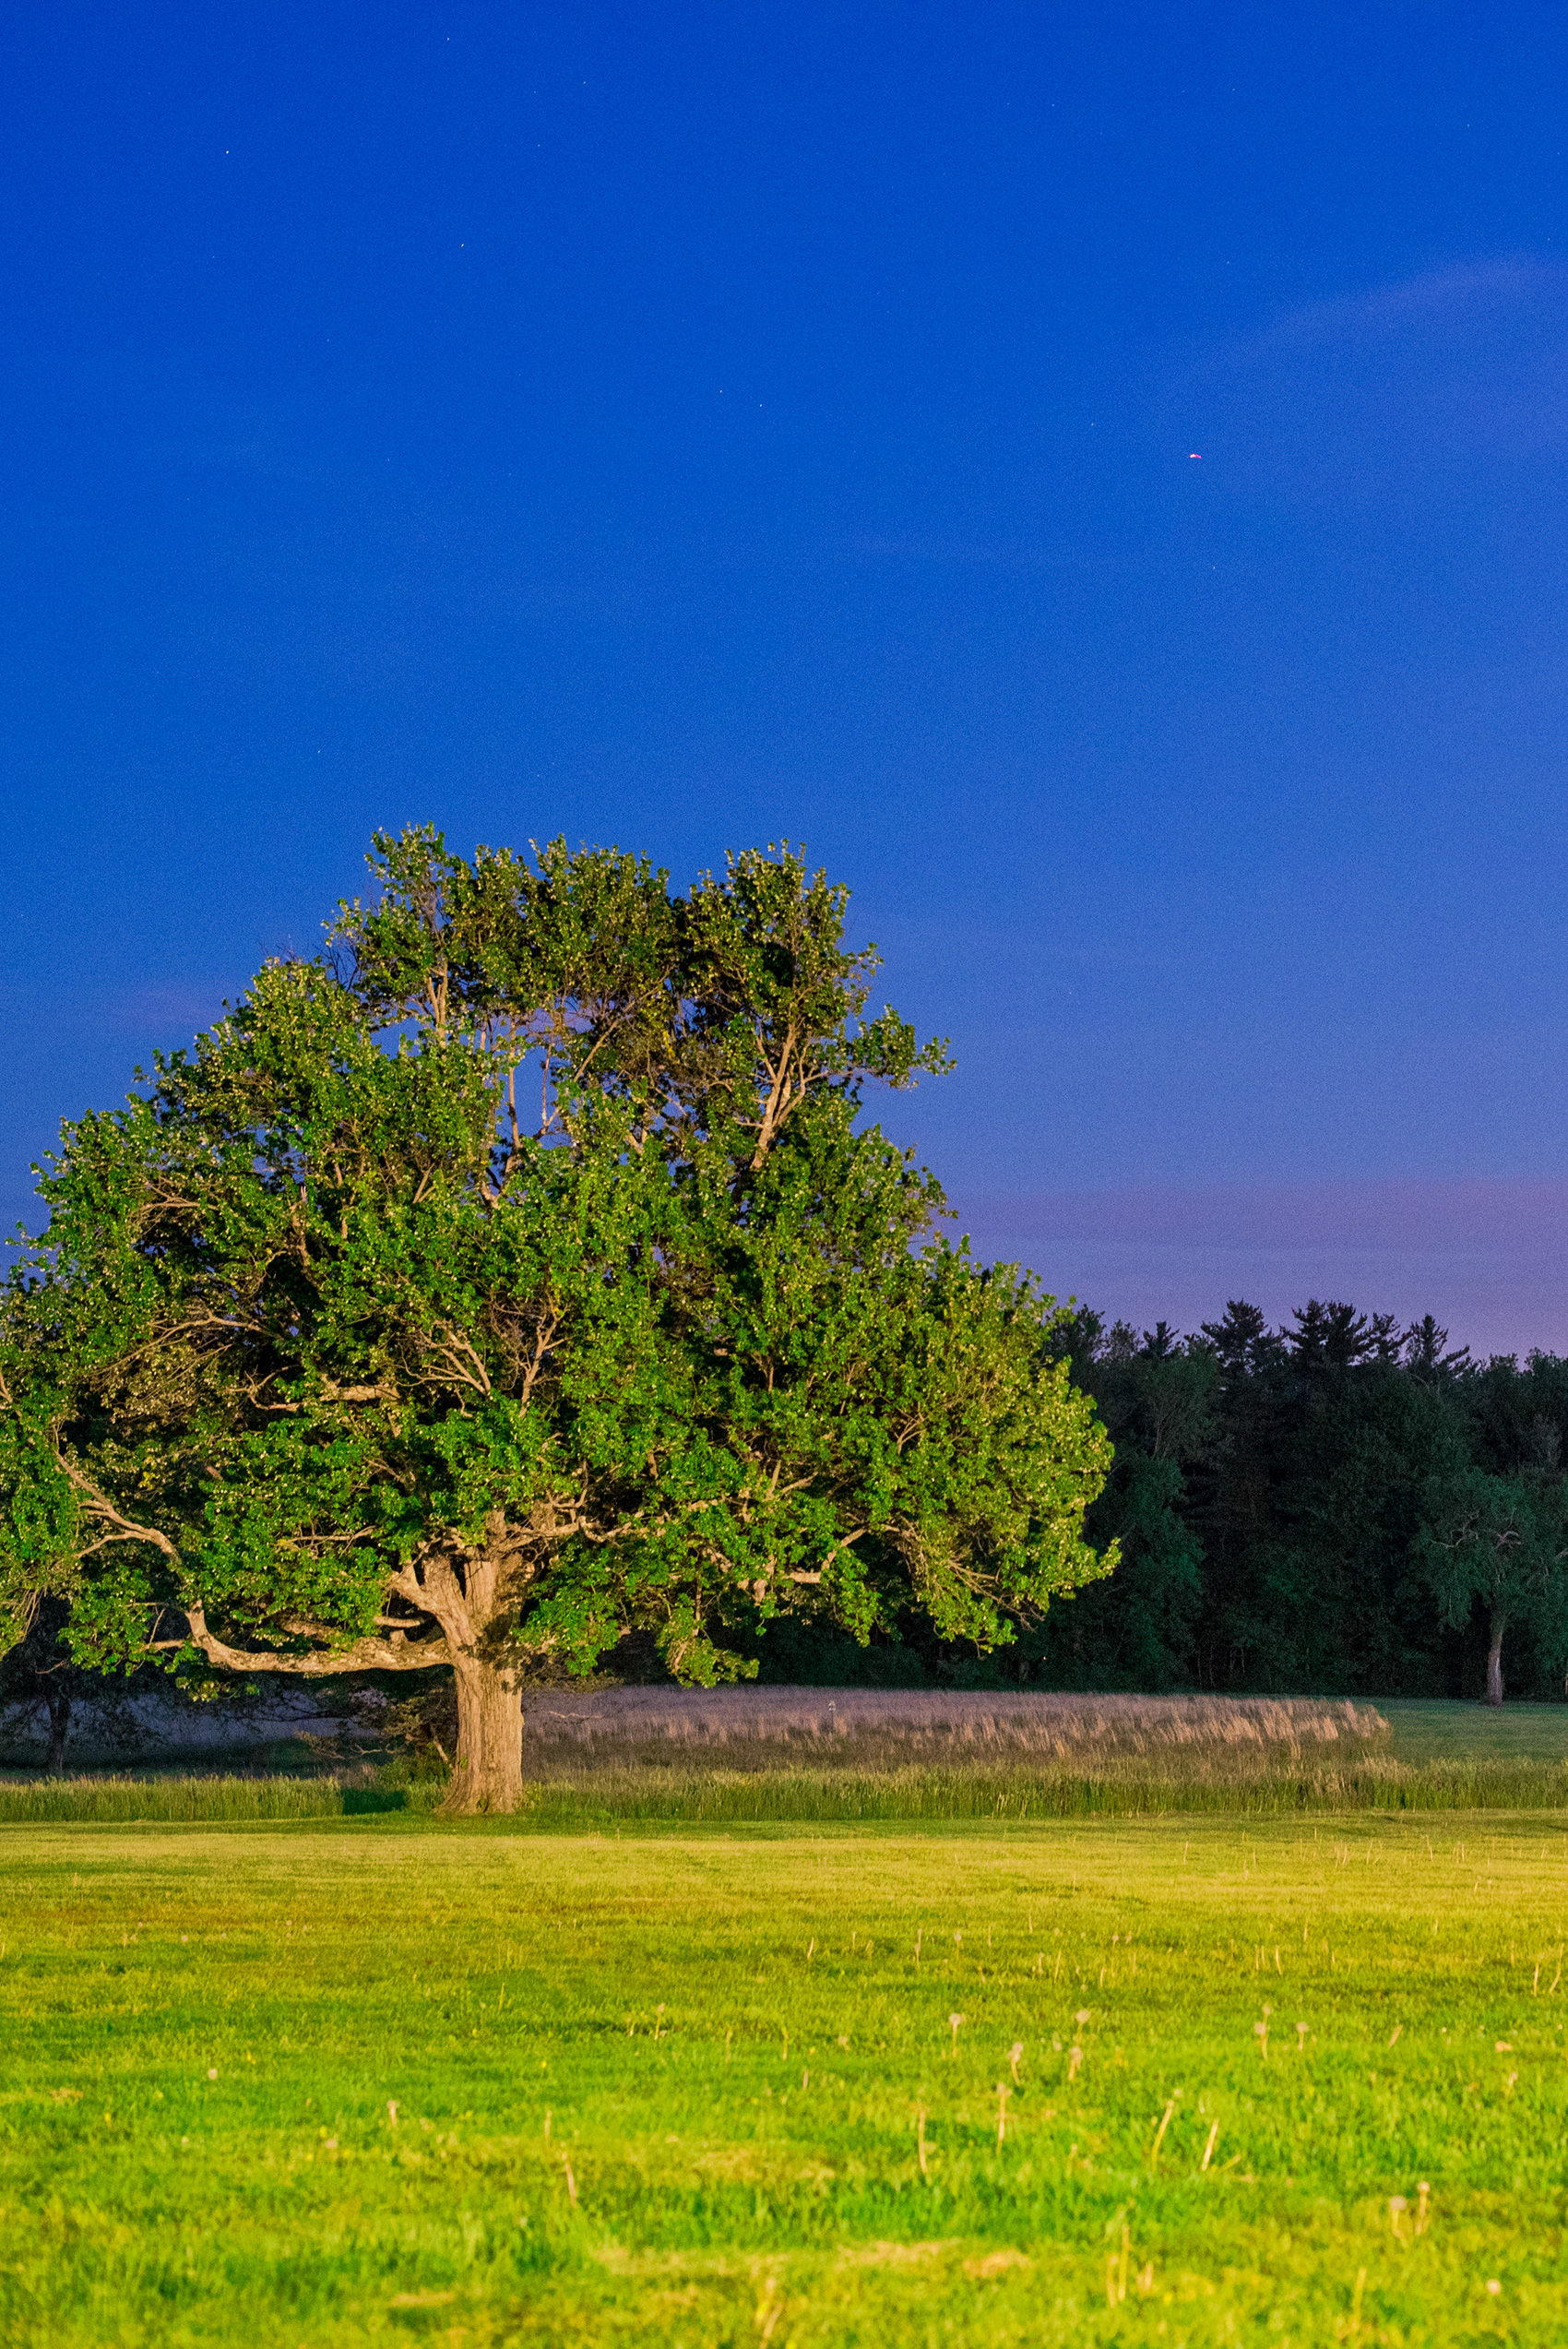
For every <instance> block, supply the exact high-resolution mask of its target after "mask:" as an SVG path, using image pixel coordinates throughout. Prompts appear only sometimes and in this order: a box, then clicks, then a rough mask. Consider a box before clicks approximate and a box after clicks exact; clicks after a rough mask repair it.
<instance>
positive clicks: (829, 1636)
mask: <svg viewBox="0 0 1568 2349" xmlns="http://www.w3.org/2000/svg"><path fill="white" fill-rule="evenodd" d="M1060 1344H1061V1350H1062V1352H1063V1353H1065V1354H1066V1355H1068V1356H1069V1357H1070V1359H1071V1362H1072V1375H1073V1377H1074V1379H1075V1382H1076V1383H1077V1384H1078V1385H1079V1386H1081V1387H1083V1388H1084V1389H1087V1392H1088V1393H1090V1394H1092V1395H1093V1396H1094V1398H1095V1400H1096V1401H1097V1403H1098V1404H1099V1410H1100V1413H1101V1414H1102V1416H1103V1418H1104V1420H1105V1422H1106V1425H1107V1426H1108V1428H1109V1429H1110V1432H1111V1437H1112V1438H1113V1440H1114V1442H1115V1446H1116V1465H1115V1468H1114V1470H1113V1472H1112V1473H1111V1481H1110V1483H1109V1485H1107V1487H1106V1489H1105V1491H1104V1493H1103V1494H1102V1495H1101V1496H1100V1498H1099V1501H1098V1502H1097V1503H1096V1504H1095V1506H1094V1508H1092V1509H1091V1511H1090V1513H1089V1518H1088V1523H1087V1531H1088V1534H1089V1537H1090V1539H1091V1540H1092V1541H1093V1542H1094V1543H1095V1544H1096V1545H1097V1546H1099V1547H1100V1548H1103V1547H1104V1546H1105V1545H1107V1544H1109V1543H1110V1542H1111V1540H1113V1539H1114V1540H1117V1541H1119V1542H1120V1544H1121V1546H1122V1563H1121V1565H1120V1566H1119V1568H1117V1570H1116V1572H1115V1573H1114V1574H1113V1575H1111V1577H1109V1578H1108V1579H1107V1580H1104V1581H1102V1582H1099V1583H1095V1584H1091V1585H1090V1586H1089V1587H1088V1588H1087V1590H1084V1591H1082V1592H1079V1593H1078V1595H1077V1596H1076V1597H1075V1598H1073V1599H1071V1600H1069V1601H1058V1602H1056V1603H1055V1604H1053V1605H1052V1607H1051V1612H1050V1614H1049V1615H1048V1616H1046V1617H1045V1618H1044V1620H1043V1621H1042V1622H1039V1623H1035V1624H1029V1625H1023V1626H1020V1628H1019V1636H1018V1639H1017V1641H1016V1645H1014V1646H1012V1647H1008V1648H1004V1649H1001V1650H998V1651H995V1652H993V1653H992V1654H991V1655H989V1656H984V1657H979V1658H977V1657H976V1656H975V1655H974V1653H973V1651H972V1650H971V1651H963V1650H961V1649H959V1648H958V1647H956V1646H952V1645H948V1646H944V1645H942V1644H940V1643H937V1642H933V1641H932V1640H931V1638H930V1636H929V1634H927V1635H925V1636H924V1637H923V1638H922V1635H921V1632H920V1631H919V1629H918V1628H916V1627H915V1626H914V1625H913V1624H911V1625H909V1627H908V1628H907V1635H906V1639H905V1641H904V1643H903V1644H902V1645H901V1646H899V1645H897V1644H894V1643H891V1642H885V1643H880V1644H879V1645H877V1646H873V1648H872V1649H871V1650H869V1651H861V1650H859V1649H857V1648H856V1647H855V1645H854V1643H853V1642H852V1641H850V1640H847V1639H845V1638H843V1637H842V1636H841V1635H839V1634H837V1633H835V1632H832V1631H829V1630H826V1628H822V1629H813V1628H810V1627H808V1626H803V1625H802V1626H778V1625H776V1626H774V1627H772V1628H770V1629H769V1631H768V1633H767V1636H766V1639H765V1640H761V1641H759V1642H757V1643H755V1645H754V1648H753V1652H754V1654H755V1655H756V1657H757V1659H758V1663H759V1665H760V1669H761V1675H762V1677H763V1678H764V1679H766V1680H773V1681H779V1680H794V1679H802V1680H821V1681H827V1680H835V1681H849V1682H855V1681H861V1680H879V1681H885V1682H895V1681H905V1680H912V1679H916V1678H921V1679H925V1680H928V1681H930V1680H939V1681H945V1682H948V1683H950V1684H951V1683H957V1684H960V1685H966V1686H970V1687H1007V1686H1014V1687H1016V1686H1019V1685H1023V1686H1025V1687H1028V1686H1035V1687H1056V1688H1082V1689H1169V1688H1205V1689H1219V1690H1229V1691H1233V1692H1241V1691H1259V1690H1266V1691H1276V1692H1288V1691H1302V1692H1305V1691H1316V1692H1333V1693H1342V1694H1345V1695H1348V1696H1355V1695H1368V1696H1400V1695H1404V1696H1434V1697H1459V1696H1466V1697H1477V1698H1479V1697H1486V1696H1490V1697H1491V1700H1492V1701H1494V1702H1495V1701H1497V1700H1498V1699H1499V1698H1500V1697H1501V1696H1503V1694H1506V1695H1507V1696H1509V1697H1529V1698H1535V1699H1541V1698H1556V1699H1562V1696H1563V1694H1564V1673H1565V1671H1568V1572H1565V1560H1568V1490H1565V1488H1564V1479H1563V1473H1562V1472H1563V1461H1564V1452H1565V1442H1564V1439H1565V1437H1568V1360H1562V1359H1560V1358H1559V1357H1557V1356H1555V1355H1550V1354H1543V1353H1532V1354H1531V1355H1530V1356H1529V1358H1528V1359H1527V1361H1526V1363H1525V1364H1524V1365H1522V1366H1521V1365H1520V1364H1519V1363H1518V1361H1517V1360H1516V1359H1515V1358H1514V1357H1513V1356H1503V1357H1500V1358H1493V1359H1492V1360H1491V1361H1489V1362H1486V1363H1484V1364H1482V1363H1478V1362H1475V1361H1473V1360H1472V1359H1471V1356H1470V1353H1469V1351H1468V1349H1467V1348H1465V1347H1459V1348H1455V1349H1452V1350H1450V1349H1449V1346H1448V1332H1447V1331H1446V1330H1443V1329H1441V1328H1440V1327H1439V1326H1438V1324H1437V1323H1436V1322H1435V1320H1433V1319H1432V1318H1431V1317H1430V1316H1429V1317H1428V1318H1426V1319H1425V1320H1423V1321H1421V1322H1420V1323H1418V1324H1417V1325H1415V1326H1414V1327H1412V1328H1410V1329H1408V1330H1402V1329H1401V1328H1400V1327H1399V1326H1398V1324H1397V1322H1396V1319H1395V1318H1393V1317H1392V1316H1390V1315H1386V1314H1372V1315H1364V1314H1360V1313H1358V1312H1357V1311H1356V1310H1355V1308H1354V1307H1353V1306H1348V1305H1341V1304H1327V1305H1324V1304H1321V1303H1319V1302H1317V1301H1316V1300H1313V1302H1312V1303H1311V1304H1309V1305H1307V1306H1304V1307H1302V1308H1301V1309H1300V1310H1299V1311H1297V1312H1296V1313H1295V1314H1294V1315H1292V1317H1291V1319H1290V1324H1289V1326H1288V1327H1287V1328H1284V1329H1281V1330H1270V1329H1269V1328H1268V1327H1267V1325H1266V1322H1265V1317H1264V1315H1263V1314H1262V1313H1261V1312H1260V1311H1259V1310H1258V1309H1257V1307H1256V1306H1251V1305H1247V1304H1244V1303H1241V1302H1240V1301H1233V1302H1232V1303H1231V1304H1230V1305H1229V1306H1228V1308H1227V1310H1226V1313H1225V1316H1224V1318H1223V1319H1222V1320H1219V1321H1215V1322H1206V1323H1205V1324H1204V1326H1203V1328H1202V1330H1200V1331H1199V1332H1198V1333H1197V1334H1195V1335H1194V1336H1192V1337H1187V1338H1182V1337H1180V1336H1178V1335H1176V1334H1175V1333H1174V1332H1173V1331H1172V1330H1170V1329H1169V1328H1168V1327H1167V1326H1166V1324H1165V1323H1164V1322H1161V1323H1160V1324H1159V1325H1158V1328H1157V1329H1155V1330H1144V1331H1143V1332H1142V1333H1141V1334H1140V1333H1138V1332H1136V1331H1134V1330H1133V1329H1131V1328H1130V1327H1129V1326H1128V1324H1127V1323H1125V1322H1120V1321H1119V1322H1117V1323H1115V1324H1114V1325H1113V1326H1112V1327H1111V1329H1110V1330H1107V1329H1106V1327H1105V1324H1104V1321H1103V1319H1102V1318H1101V1317H1100V1316H1099V1315H1098V1314H1096V1313H1093V1312H1089V1311H1087V1310H1085V1311H1080V1312H1079V1313H1078V1314H1077V1315H1076V1316H1075V1318H1074V1319H1073V1320H1072V1321H1071V1322H1070V1323H1069V1324H1067V1325H1065V1326H1063V1329H1062V1330H1061V1333H1060ZM1489 1664H1490V1666H1491V1673H1490V1679H1491V1686H1490V1687H1489V1685H1488V1683H1489Z"/></svg>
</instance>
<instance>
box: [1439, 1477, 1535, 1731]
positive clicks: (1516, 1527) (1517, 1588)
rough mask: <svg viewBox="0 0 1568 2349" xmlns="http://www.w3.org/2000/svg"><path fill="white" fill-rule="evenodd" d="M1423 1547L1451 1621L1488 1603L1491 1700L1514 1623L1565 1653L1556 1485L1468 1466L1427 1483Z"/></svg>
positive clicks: (1457, 1622)
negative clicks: (1506, 1636) (1436, 1482)
mask: <svg viewBox="0 0 1568 2349" xmlns="http://www.w3.org/2000/svg"><path fill="white" fill-rule="evenodd" d="M1418 1553H1419V1555H1420V1558H1421V1561H1422V1563H1423V1565H1424V1567H1425V1569H1426V1572H1427V1575H1428V1578H1429V1580H1430V1581H1431V1587H1432V1591H1433V1592H1434V1594H1435V1596H1436V1599H1437V1603H1438V1606H1439V1609H1440V1611H1441V1613H1442V1616H1443V1621H1444V1622H1445V1623H1446V1624H1448V1625H1449V1626H1450V1627H1451V1628H1454V1629H1456V1630H1457V1629H1461V1628H1463V1627H1464V1626H1465V1625H1466V1624H1467V1623H1468V1621H1469V1619H1470V1616H1471V1612H1472V1610H1473V1608H1474V1606H1475V1603H1476V1601H1477V1600H1478V1599H1479V1600H1480V1601H1481V1603H1482V1604H1484V1606H1485V1608H1486V1611H1487V1628H1488V1646H1487V1659H1486V1701H1487V1703H1488V1704H1489V1705H1500V1704H1501V1703H1502V1702H1503V1635H1504V1633H1505V1632H1506V1631H1507V1630H1508V1628H1510V1626H1511V1625H1513V1626H1517V1627H1519V1628H1527V1629H1529V1630H1531V1631H1533V1632H1534V1634H1535V1636H1536V1638H1537V1639H1538V1640H1542V1641H1545V1642H1546V1643H1547V1644H1548V1645H1549V1646H1550V1650H1551V1653H1552V1656H1553V1659H1554V1661H1560V1660H1561V1652H1562V1647H1563V1644H1564V1635H1565V1631H1568V1621H1565V1614H1568V1591H1565V1588H1564V1581H1563V1573H1562V1568H1563V1564H1564V1561H1565V1560H1568V1529H1565V1527H1564V1523H1563V1515H1562V1496H1561V1494H1560V1492H1559V1491H1558V1490H1557V1489H1556V1488H1555V1487H1552V1486H1548V1485H1545V1484H1543V1483H1542V1482H1541V1481H1540V1480H1539V1479H1538V1478H1532V1477H1528V1476H1524V1475H1519V1476H1489V1475H1488V1474H1486V1473H1485V1472H1484V1471H1483V1470H1481V1469H1479V1468H1472V1469H1467V1470H1465V1471H1464V1472H1463V1473H1461V1474H1459V1475H1457V1476H1455V1477H1452V1478H1449V1479H1447V1480H1445V1481H1444V1482H1443V1483H1442V1484H1441V1485H1433V1486H1432V1487H1431V1489H1430V1491H1429V1493H1428V1496H1427V1508H1426V1522H1425V1524H1424V1525H1423V1527H1422V1529H1421V1532H1420V1536H1419V1540H1418Z"/></svg>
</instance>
